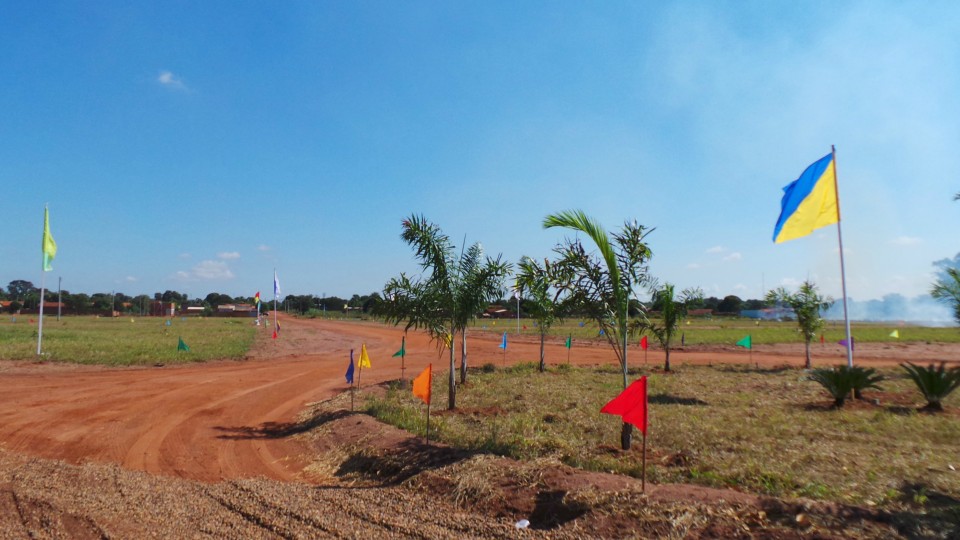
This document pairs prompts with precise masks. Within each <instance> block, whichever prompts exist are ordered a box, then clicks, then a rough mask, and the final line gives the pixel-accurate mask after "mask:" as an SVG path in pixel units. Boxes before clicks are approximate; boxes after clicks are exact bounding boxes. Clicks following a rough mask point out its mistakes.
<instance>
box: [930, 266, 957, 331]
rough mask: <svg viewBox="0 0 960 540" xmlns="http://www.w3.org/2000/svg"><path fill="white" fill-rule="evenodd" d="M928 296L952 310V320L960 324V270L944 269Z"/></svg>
mask: <svg viewBox="0 0 960 540" xmlns="http://www.w3.org/2000/svg"><path fill="white" fill-rule="evenodd" d="M930 296H932V297H934V298H936V299H937V300H940V301H941V302H943V303H945V304H947V305H948V306H950V307H951V308H953V318H954V319H955V320H956V321H957V322H958V323H960V268H945V269H944V272H943V273H942V275H941V276H940V278H939V279H937V281H936V282H935V283H934V284H933V287H932V288H931V289H930Z"/></svg>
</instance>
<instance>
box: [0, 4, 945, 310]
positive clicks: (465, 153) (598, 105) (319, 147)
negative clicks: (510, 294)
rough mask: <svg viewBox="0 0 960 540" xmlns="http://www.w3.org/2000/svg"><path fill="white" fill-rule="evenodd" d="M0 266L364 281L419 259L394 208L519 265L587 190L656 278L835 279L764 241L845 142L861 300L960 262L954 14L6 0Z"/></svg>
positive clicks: (250, 281) (842, 170) (108, 278)
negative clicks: (631, 237) (639, 239)
mask: <svg viewBox="0 0 960 540" xmlns="http://www.w3.org/2000/svg"><path fill="white" fill-rule="evenodd" d="M3 11H4V14H3V17H0V36H2V37H0V72H2V73H3V74H4V81H5V82H4V84H2V85H0V141H2V144H0V186H2V188H3V194H4V196H3V200H4V204H3V214H4V217H5V222H6V224H7V225H6V232H5V234H3V235H2V237H0V284H3V285H5V284H6V283H7V282H9V281H11V280H13V279H28V280H30V281H33V282H34V283H35V284H39V282H40V277H41V276H40V274H41V272H40V249H39V246H40V233H41V228H42V216H43V206H44V204H46V203H49V207H50V213H51V227H52V231H53V235H54V237H55V238H56V240H57V243H58V245H59V253H58V255H57V258H56V260H55V261H54V271H53V272H52V273H49V274H48V275H47V277H48V280H51V279H52V280H54V281H55V280H56V277H58V276H62V278H63V284H64V285H63V286H64V288H65V289H68V290H71V291H74V292H81V291H82V292H88V293H92V292H101V291H111V290H117V291H122V292H124V293H126V294H131V295H135V294H139V293H147V294H152V293H153V292H156V291H164V290H167V289H172V290H177V291H180V292H187V293H189V294H190V295H191V296H203V295H206V294H207V293H208V292H213V291H216V292H224V293H227V294H231V295H251V294H253V293H254V292H256V291H257V290H260V291H261V292H263V293H264V294H265V295H267V293H268V291H269V290H270V288H271V286H272V285H271V284H272V277H273V269H274V268H277V271H278V273H279V276H280V281H281V285H282V288H283V292H284V293H290V294H322V293H326V294H328V295H332V294H337V295H341V296H343V295H350V294H353V293H369V292H372V291H378V290H380V289H381V287H382V286H383V284H384V283H385V282H386V281H387V280H388V279H389V278H390V277H392V276H394V275H397V274H399V273H400V272H402V271H404V272H415V271H417V266H416V264H415V262H414V260H413V257H412V252H411V251H410V249H409V248H408V247H407V246H406V245H405V244H403V242H402V241H401V240H400V238H399V234H400V222H401V220H402V219H403V218H404V217H405V216H408V215H410V214H411V213H422V214H424V215H425V216H427V217H428V218H429V219H430V220H432V221H434V222H436V223H438V224H439V225H440V226H441V227H442V229H443V230H444V231H445V232H446V233H448V234H449V235H450V236H451V238H452V239H453V240H454V242H455V243H457V244H458V245H459V244H460V243H462V240H463V238H464V236H465V237H466V240H467V242H468V243H472V242H475V241H480V242H482V243H483V245H484V246H485V248H486V250H487V251H488V252H489V253H492V254H495V253H502V254H503V255H504V257H505V258H506V259H508V260H511V261H516V260H518V259H519V258H520V257H521V256H522V255H530V256H533V257H538V258H542V257H544V256H548V255H550V251H551V249H552V247H553V246H554V245H555V244H556V242H557V241H558V240H560V239H561V238H562V237H563V236H564V233H563V232H561V231H557V230H549V231H545V230H543V229H542V228H541V225H540V224H541V221H542V219H543V217H544V216H545V215H546V214H548V213H550V212H555V211H559V210H564V209H570V208H579V209H582V210H584V211H585V212H586V213H588V214H589V215H591V216H594V217H595V218H597V219H598V220H600V221H601V222H602V223H603V224H604V225H605V226H606V227H607V228H608V229H613V228H615V227H617V226H619V225H620V224H621V223H622V222H623V221H624V220H625V219H631V220H632V219H636V220H637V221H638V222H639V223H642V224H645V225H648V226H651V227H656V231H655V232H653V233H652V234H651V235H650V236H649V240H650V242H651V247H652V249H653V251H654V258H653V261H652V270H653V273H654V274H655V275H656V276H657V277H658V278H660V279H661V280H667V281H671V282H673V283H675V284H677V285H678V286H680V287H690V286H699V287H702V288H703V289H704V291H705V293H706V294H707V295H715V296H720V297H722V296H724V295H727V294H736V295H738V296H741V297H743V298H754V297H759V296H761V295H762V294H763V289H770V288H772V287H775V286H779V285H785V286H787V287H794V286H795V285H796V284H798V283H799V282H800V281H802V280H803V279H806V278H811V279H814V280H815V281H817V282H818V283H819V284H820V285H821V286H822V288H823V289H824V290H825V292H827V293H829V294H831V295H834V296H839V295H840V272H839V263H838V259H837V240H836V228H835V227H828V228H825V229H821V230H820V231H818V232H816V233H814V234H813V235H811V236H809V237H806V238H803V239H799V240H794V241H791V242H788V243H786V244H780V245H775V244H773V243H772V241H771V236H772V232H773V226H774V223H775V222H776V219H777V216H778V214H779V203H780V196H781V189H782V188H783V186H784V185H786V184H787V183H789V182H790V181H792V180H793V179H795V178H796V177H797V176H798V175H799V174H800V173H801V172H802V170H803V169H804V168H805V167H806V166H807V165H809V164H810V163H812V162H813V161H815V160H816V159H818V158H820V157H821V156H823V155H825V154H827V153H828V152H829V151H830V145H831V144H834V145H836V147H837V156H838V157H837V159H838V163H837V165H838V172H839V183H840V200H841V210H842V214H843V234H844V244H845V248H846V253H847V277H848V293H849V295H850V296H851V297H852V298H855V299H858V300H866V299H871V298H880V297H882V296H884V295H887V294H894V293H896V294H902V295H905V296H908V297H912V296H915V295H919V294H923V293H925V292H926V291H927V290H928V289H929V285H930V282H931V281H932V279H933V277H932V275H933V270H934V268H933V266H932V264H931V263H932V262H933V261H935V260H939V259H943V258H948V257H953V256H954V255H955V254H956V253H957V252H958V251H960V242H958V240H957V236H956V231H957V229H958V225H960V202H953V201H952V197H953V195H954V193H956V192H958V191H960V152H958V150H957V149H958V148H960V122H957V119H958V118H960V98H958V97H957V96H960V71H958V67H957V66H960V33H958V32H957V31H956V29H957V28H958V27H960V5H958V4H955V3H952V2H924V3H909V4H904V3H902V2H877V1H869V2H841V3H828V2H804V3H796V2H671V3H660V2H612V1H611V2H543V3H539V2H519V3H517V2H276V3H266V2H234V1H230V2H212V1H211V2H163V3H155V4H152V5H151V4H146V3H139V2H135V3H129V2H65V3H47V4H43V5H41V6H37V5H36V4H34V3H29V2H21V3H17V2H12V3H8V4H7V5H6V6H5V8H4V10H3Z"/></svg>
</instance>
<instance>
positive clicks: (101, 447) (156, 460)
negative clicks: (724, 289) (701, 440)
mask: <svg viewBox="0 0 960 540" xmlns="http://www.w3.org/2000/svg"><path fill="white" fill-rule="evenodd" d="M281 322H282V328H283V332H282V336H281V337H280V339H277V340H271V339H268V338H266V337H265V336H261V337H260V338H259V339H258V341H257V345H256V346H255V348H254V350H253V351H252V352H251V355H250V357H249V358H247V359H245V360H242V361H218V362H208V363H203V364H192V365H183V366H166V367H138V368H122V369H104V368H97V367H84V366H70V365H36V364H29V363H9V364H6V365H0V447H2V448H4V449H6V450H7V451H11V452H16V453H20V454H25V455H32V456H38V457H44V458H53V459H62V460H65V461H67V462H69V463H79V462H83V461H88V460H89V461H94V462H103V463H116V464H119V465H121V466H123V467H125V468H128V469H132V470H139V471H146V472H148V473H152V474H161V475H169V476H176V477H181V478H185V479H190V480H199V481H204V482H215V481H220V480H234V479H240V478H253V477H267V478H270V479H275V480H282V481H292V480H307V481H308V480H309V478H305V477H304V473H303V470H304V467H305V466H306V465H307V464H308V463H309V460H310V456H309V455H308V452H309V450H308V449H307V448H306V447H305V446H304V445H303V444H302V443H300V442H299V441H297V440H296V439H295V438H293V437H289V436H287V435H289V434H290V432H291V430H290V428H291V427H292V423H293V422H294V421H295V418H296V415H297V414H298V413H299V412H300V411H301V410H303V409H304V406H305V405H306V404H307V403H310V402H314V401H320V400H323V399H328V398H330V397H333V396H334V395H336V394H337V393H339V392H342V391H343V390H345V389H346V388H347V386H346V384H345V382H344V377H343V375H344V372H345V371H346V367H347V363H348V361H349V352H350V349H351V348H353V349H356V353H357V355H358V354H359V348H360V345H361V343H365V344H366V345H367V348H368V351H369V354H370V357H371V361H372V364H373V365H372V368H370V369H367V370H364V371H363V372H362V374H361V375H360V378H361V383H362V384H364V385H366V384H374V383H377V382H381V381H384V380H390V379H396V378H399V377H400V376H401V360H400V359H399V358H394V357H392V354H393V353H394V352H395V351H397V350H398V349H399V346H400V339H401V336H402V334H403V332H402V329H399V328H392V327H385V326H382V325H379V324H375V323H362V322H341V321H323V320H298V319H293V318H283V320H282V321H281ZM499 343H500V336H499V335H495V334H492V333H476V334H474V335H472V336H471V338H470V357H469V358H470V363H471V365H474V366H477V365H480V364H483V363H494V364H497V365H500V364H501V363H512V362H514V361H518V360H524V361H531V360H533V359H535V358H538V357H539V342H538V340H537V339H536V337H534V336H523V337H521V338H519V339H514V338H511V341H510V343H509V346H508V349H507V352H506V355H504V354H503V351H502V350H501V349H499V348H498V345H499ZM795 349H796V348H793V349H788V350H787V354H786V356H785V355H782V354H770V353H763V352H757V351H755V352H754V355H753V357H752V358H750V359H751V360H752V362H755V363H761V364H767V365H771V364H785V363H793V364H798V363H800V362H801V360H802V355H801V354H797V352H798V351H799V350H800V349H796V350H795ZM406 350H407V356H406V359H405V367H406V372H405V375H406V377H408V378H409V377H412V376H415V375H416V374H417V373H419V371H420V370H422V369H423V368H424V367H425V366H426V365H427V363H431V362H432V363H433V364H434V366H435V367H437V368H438V369H441V370H444V369H445V367H446V365H447V362H448V360H447V357H445V356H444V357H443V358H441V357H440V354H439V353H438V351H437V348H436V347H435V345H434V344H433V343H431V342H430V341H429V340H428V339H427V337H426V336H425V335H423V334H421V333H411V334H410V335H408V337H407V347H406ZM631 355H632V356H631V359H632V360H631V365H639V364H642V363H643V353H642V352H640V351H639V350H638V351H636V352H631ZM834 356H837V358H831V359H830V361H831V362H832V363H837V361H838V360H840V359H842V357H841V356H838V355H834ZM748 358H749V357H748V355H747V353H746V352H745V351H742V350H740V351H691V350H685V351H678V352H676V353H675V354H674V355H672V360H673V361H674V363H675V365H682V364H683V363H717V362H734V363H746V362H747V361H748ZM900 358H902V356H898V357H897V358H893V359H887V360H885V359H884V358H882V357H881V358H878V359H875V360H874V361H875V362H876V363H881V364H890V363H896V362H897V361H899V359H900ZM907 358H910V357H909V356H907ZM548 359H550V360H551V362H554V361H557V362H566V359H567V349H565V348H564V347H563V345H562V343H561V342H560V341H558V340H553V341H552V342H551V343H550V345H549V347H548ZM662 359H663V356H662V353H654V352H653V351H650V354H649V358H648V359H647V361H648V362H649V363H650V364H651V365H659V364H661V363H662V361H663V360H662ZM571 360H572V361H573V362H574V363H576V364H612V363H615V360H614V359H613V356H612V353H611V351H610V349H609V348H608V347H606V346H605V344H601V343H595V344H577V346H576V347H575V348H574V351H573V354H572V355H571Z"/></svg>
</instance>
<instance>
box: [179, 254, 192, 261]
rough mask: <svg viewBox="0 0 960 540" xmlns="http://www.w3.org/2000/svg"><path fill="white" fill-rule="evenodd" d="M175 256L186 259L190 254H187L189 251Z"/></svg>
mask: <svg viewBox="0 0 960 540" xmlns="http://www.w3.org/2000/svg"><path fill="white" fill-rule="evenodd" d="M177 257H179V258H181V259H183V260H187V259H189V258H190V254H189V253H181V254H180V255H177Z"/></svg>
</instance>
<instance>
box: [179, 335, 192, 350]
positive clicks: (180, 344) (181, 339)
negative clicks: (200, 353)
mask: <svg viewBox="0 0 960 540" xmlns="http://www.w3.org/2000/svg"><path fill="white" fill-rule="evenodd" d="M179 339H180V343H177V351H178V352H179V351H187V352H190V347H188V346H187V344H186V343H184V342H183V338H179Z"/></svg>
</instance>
